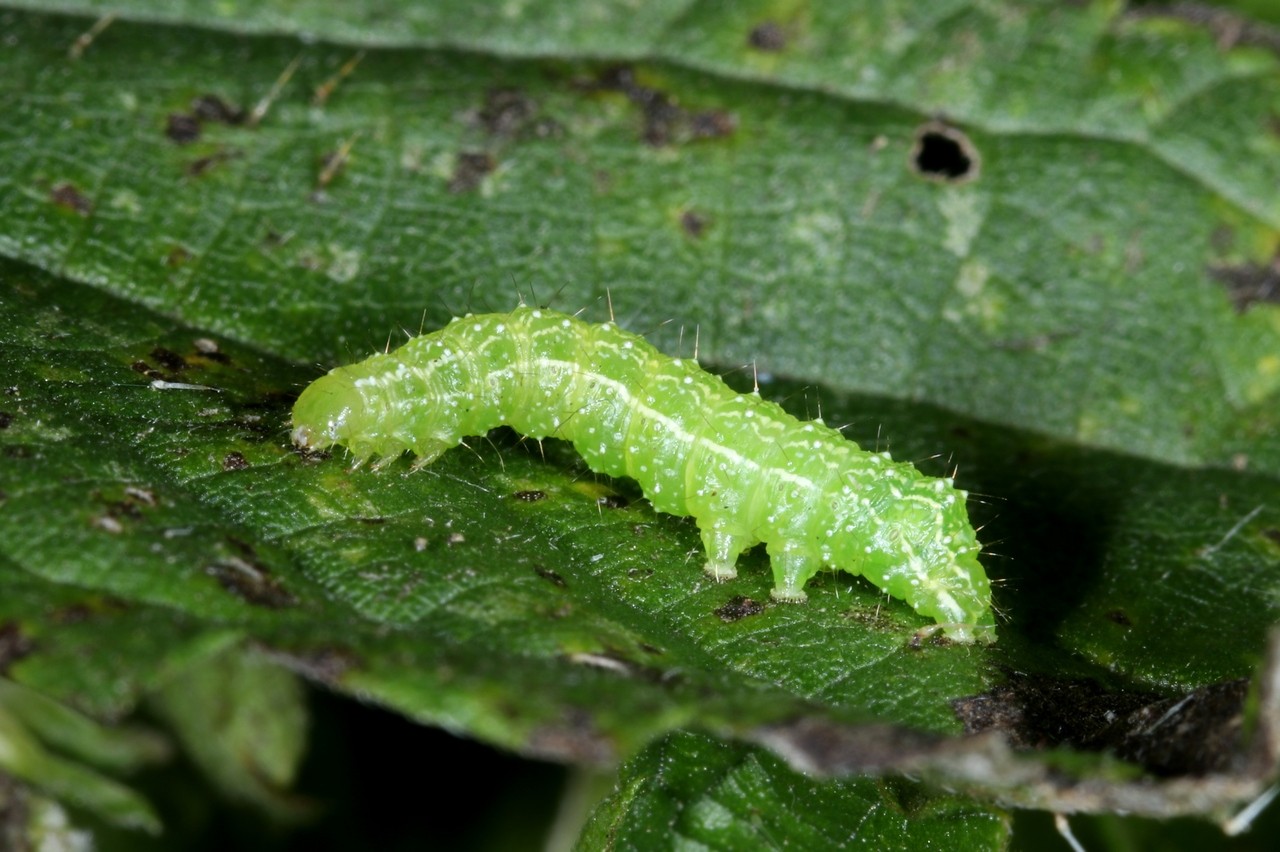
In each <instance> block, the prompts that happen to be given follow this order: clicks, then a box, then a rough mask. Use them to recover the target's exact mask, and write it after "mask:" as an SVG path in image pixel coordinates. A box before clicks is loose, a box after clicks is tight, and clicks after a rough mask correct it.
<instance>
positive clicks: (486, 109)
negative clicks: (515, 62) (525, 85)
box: [476, 89, 538, 138]
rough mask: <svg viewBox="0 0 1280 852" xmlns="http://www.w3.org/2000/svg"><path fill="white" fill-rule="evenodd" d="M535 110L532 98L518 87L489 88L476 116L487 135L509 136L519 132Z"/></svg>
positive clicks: (536, 108)
mask: <svg viewBox="0 0 1280 852" xmlns="http://www.w3.org/2000/svg"><path fill="white" fill-rule="evenodd" d="M537 111H538V107H537V104H536V103H535V102H534V101H533V99H532V98H530V97H529V96H528V95H526V94H524V93H523V92H521V91H520V90H519V89H490V90H489V91H488V92H487V93H486V94H485V97H484V106H482V107H480V111H479V112H478V113H477V114H476V117H477V119H478V120H479V122H480V126H481V127H482V128H484V131H485V132H486V133H488V134H489V135H491V136H501V137H506V138H510V137H512V136H515V135H517V134H518V133H520V131H521V130H523V129H524V127H525V125H526V124H527V123H528V122H529V120H530V119H531V118H533V116H534V115H535V114H536V113H537Z"/></svg>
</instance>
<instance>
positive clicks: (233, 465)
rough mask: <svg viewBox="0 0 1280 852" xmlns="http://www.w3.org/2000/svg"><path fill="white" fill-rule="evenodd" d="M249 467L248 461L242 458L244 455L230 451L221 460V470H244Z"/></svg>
mask: <svg viewBox="0 0 1280 852" xmlns="http://www.w3.org/2000/svg"><path fill="white" fill-rule="evenodd" d="M248 466H249V460H248V459H246V458H245V457H244V453H241V452H238V451H232V452H229V453H227V454H226V455H225V456H224V457H223V459H222V469H223V470H244V469H245V468H247V467H248Z"/></svg>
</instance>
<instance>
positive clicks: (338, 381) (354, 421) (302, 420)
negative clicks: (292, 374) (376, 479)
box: [292, 369, 377, 461]
mask: <svg viewBox="0 0 1280 852" xmlns="http://www.w3.org/2000/svg"><path fill="white" fill-rule="evenodd" d="M372 414H373V412H371V411H370V409H369V406H368V405H367V402H366V398H365V394H363V393H362V392H361V389H360V387H359V383H358V380H357V377H356V376H355V375H354V374H353V373H352V372H351V371H350V370H347V369H337V370H334V371H333V372H331V373H329V374H328V375H326V376H322V377H320V378H319V379H317V380H316V381H314V382H312V383H311V384H310V385H308V386H307V388H306V390H304V391H303V392H302V395H301V396H299V397H298V401H297V402H296V403H294V405H293V432H292V437H293V442H294V443H295V444H297V445H298V446H299V447H305V448H308V449H316V450H322V449H325V448H327V447H331V446H333V445H334V444H345V445H346V446H347V447H349V448H350V449H351V452H352V454H353V455H355V457H356V458H357V459H358V460H361V461H363V460H364V459H366V458H368V457H369V456H370V455H372V454H373V449H372V447H371V446H370V445H371V444H374V440H371V439H375V440H376V439H377V426H376V423H375V422H374V421H375V420H376V418H375V417H374V416H372Z"/></svg>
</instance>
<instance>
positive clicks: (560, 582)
mask: <svg viewBox="0 0 1280 852" xmlns="http://www.w3.org/2000/svg"><path fill="white" fill-rule="evenodd" d="M533 572H534V573H535V574H537V575H538V576H539V577H541V578H542V579H544V580H546V581H547V582H549V583H550V584H551V585H553V586H558V587H560V588H562V589H564V588H568V586H569V584H568V583H566V582H565V581H564V577H561V576H560V575H559V574H557V573H556V572H555V571H552V570H551V569H550V568H544V567H543V566H541V565H535V566H533Z"/></svg>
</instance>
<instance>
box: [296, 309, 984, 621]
mask: <svg viewBox="0 0 1280 852" xmlns="http://www.w3.org/2000/svg"><path fill="white" fill-rule="evenodd" d="M503 425H507V426H511V427H513V428H514V429H515V430H516V431H518V432H520V433H522V434H524V435H528V436H529V437H532V438H538V439H541V438H546V437H555V438H563V439H566V440H568V441H570V442H572V443H573V445H574V447H575V448H576V449H577V451H578V452H579V453H580V454H581V455H582V457H583V459H584V460H585V461H586V463H587V465H588V466H589V467H590V468H591V469H592V470H593V471H596V472H598V473H603V474H607V475H609V476H627V477H630V478H631V479H634V480H635V481H636V482H637V483H639V485H640V487H641V489H642V490H643V491H644V494H645V497H646V498H648V500H649V502H650V503H651V504H652V505H653V508H654V509H656V510H657V511H659V512H667V513H669V514H673V515H691V516H692V517H693V518H694V519H695V520H696V521H697V524H698V529H699V530H700V532H701V534H702V542H703V545H704V546H705V548H706V554H707V562H706V572H707V574H709V575H710V576H712V577H714V578H715V579H717V580H728V579H731V578H733V577H734V576H736V574H737V569H736V567H735V565H736V562H737V559H738V556H739V554H741V553H742V552H743V551H744V550H746V549H747V548H749V547H752V546H753V545H755V544H757V543H759V542H764V544H765V547H766V549H767V550H768V553H769V560H770V563H771V564H772V568H773V578H774V588H773V597H774V598H775V599H777V600H780V601H802V600H804V598H805V592H804V586H805V583H806V582H807V581H808V580H809V579H810V578H811V577H813V576H814V574H816V573H817V572H818V570H819V569H821V568H823V567H824V566H827V567H831V568H836V569H840V570H843V571H847V572H849V573H850V574H855V575H861V576H863V577H865V578H867V579H868V580H870V581H871V582H872V583H874V584H875V585H876V586H878V587H879V588H881V589H882V590H884V591H885V592H887V593H888V594H890V595H892V596H893V597H896V598H900V599H902V600H905V601H906V602H907V603H909V604H910V605H911V606H912V607H913V608H914V609H915V610H916V611H917V612H919V613H921V614H922V615H925V616H928V617H931V618H933V619H934V620H935V621H937V622H938V624H937V626H936V628H935V629H937V630H941V631H942V632H943V634H944V635H945V636H947V637H948V638H950V639H951V640H953V641H956V642H963V643H970V642H974V641H982V642H990V641H994V639H995V620H994V618H993V615H992V611H991V586H990V583H989V581H988V579H987V576H986V573H985V572H984V570H983V568H982V565H981V564H979V562H978V554H979V552H980V550H981V548H980V546H979V544H978V541H977V535H976V533H975V532H974V529H973V526H972V524H971V523H970V522H969V517H968V513H967V511H966V509H965V498H966V496H967V494H966V492H964V491H961V490H959V489H957V488H956V487H955V485H954V483H953V482H952V480H950V479H946V478H933V477H928V476H925V475H924V474H922V473H920V472H919V471H918V470H916V469H915V467H913V466H912V465H910V464H906V463H902V462H895V461H893V460H892V459H891V458H890V457H889V454H888V453H883V452H867V451H865V450H862V449H861V448H859V447H858V446H857V445H856V444H854V443H853V442H851V441H848V440H846V439H845V438H844V437H842V436H841V435H840V433H839V432H837V431H835V430H834V429H831V428H828V427H827V426H825V425H824V424H823V423H821V422H820V421H807V422H806V421H800V420H797V419H796V418H794V417H792V416H791V415H789V414H787V413H786V412H785V411H783V410H782V408H781V407H780V406H778V405H777V404H775V403H773V402H769V401H767V400H764V399H761V398H760V396H759V394H758V393H752V394H740V393H737V392H736V391H734V390H732V389H731V388H730V387H729V386H728V385H726V384H725V383H724V382H723V381H722V380H721V379H720V378H719V377H717V376H714V375H712V374H710V373H707V372H705V371H704V370H702V369H701V367H699V366H698V364H697V362H696V361H694V360H690V359H683V358H672V357H669V356H667V355H664V354H663V353H661V352H659V351H658V350H657V349H656V348H654V347H653V346H652V345H650V344H649V343H648V342H647V341H646V340H645V339H644V338H642V337H640V336H638V335H635V334H631V333H629V332H626V331H623V330H622V329H621V328H619V327H618V326H617V325H616V324H615V323H613V322H606V323H603V324H591V323H586V322H583V321H581V320H578V319H576V318H574V317H571V316H568V315H565V314H561V313H558V312H556V311H551V310H546V309H538V308H531V307H524V306H522V307H519V308H517V309H516V310H514V311H512V312H510V313H505V314H484V315H469V316H466V317H459V318H456V319H454V320H453V321H452V322H451V323H449V325H447V326H446V327H445V328H443V329H441V330H440V331H437V332H434V333H432V334H425V335H421V336H418V337H415V338H413V339H412V340H410V341H409V342H408V343H406V344H405V345H403V346H401V347H400V348H399V349H396V350H394V351H392V352H387V353H383V354H378V355H374V356H373V357H371V358H369V359H367V360H365V361H361V362H360V363H358V364H352V365H350V366H346V367H339V368H337V369H335V370H333V371H332V372H330V373H328V374H327V375H325V376H322V377H321V378H319V379H317V380H316V381H314V382H313V383H311V384H310V385H309V386H308V387H307V388H306V389H305V390H304V391H303V392H302V394H301V396H299V397H298V400H297V403H296V404H295V405H294V408H293V433H292V434H293V440H294V442H295V443H296V444H298V445H299V446H302V447H308V448H317V449H319V448H324V447H328V446H332V445H334V444H343V445H346V446H347V447H348V448H349V449H350V451H351V453H352V455H353V456H355V458H356V459H357V461H359V462H364V461H367V460H369V459H370V458H372V457H374V456H379V457H382V458H394V457H396V456H399V455H400V454H402V453H403V452H404V451H406V450H410V451H412V452H413V453H415V454H417V456H418V464H428V463H430V462H431V461H433V460H435V459H436V458H437V457H438V456H440V454H441V453H443V452H444V451H445V450H447V449H449V448H451V447H454V446H457V445H458V444H459V443H460V442H461V441H462V439H463V438H465V437H466V436H468V435H482V434H485V433H487V432H488V431H489V430H490V429H493V428H495V427H497V426H503Z"/></svg>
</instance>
